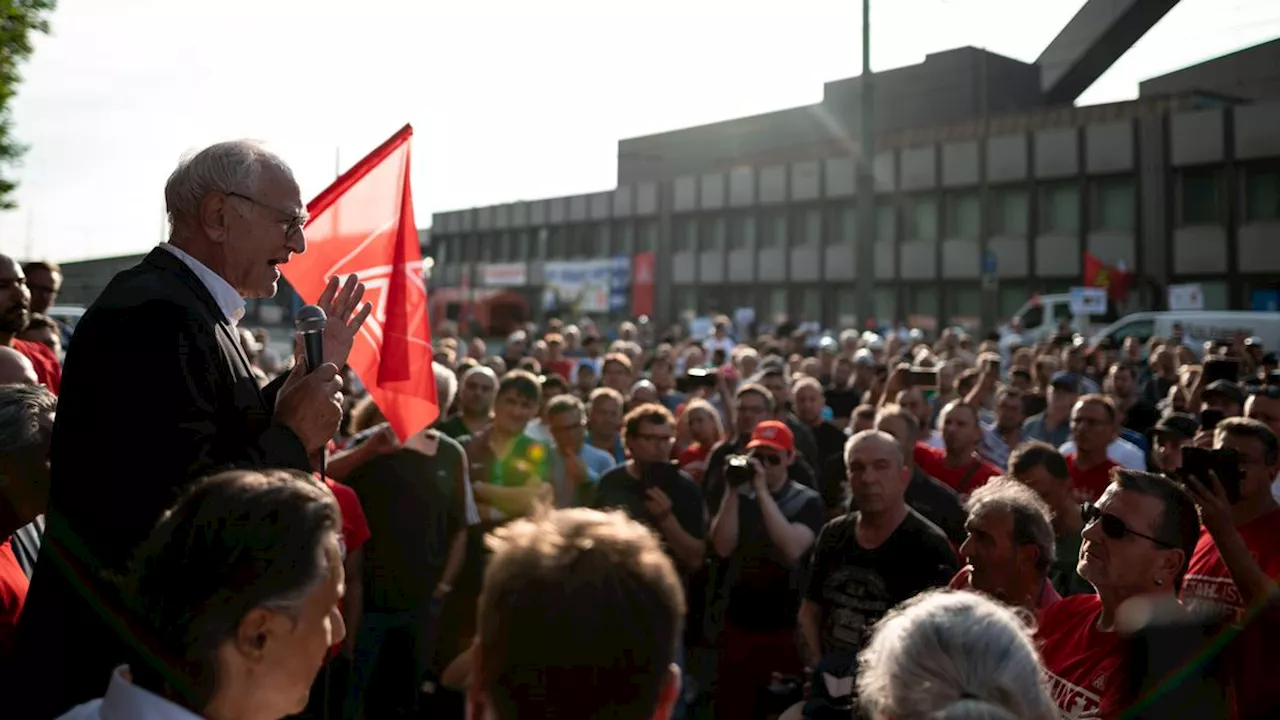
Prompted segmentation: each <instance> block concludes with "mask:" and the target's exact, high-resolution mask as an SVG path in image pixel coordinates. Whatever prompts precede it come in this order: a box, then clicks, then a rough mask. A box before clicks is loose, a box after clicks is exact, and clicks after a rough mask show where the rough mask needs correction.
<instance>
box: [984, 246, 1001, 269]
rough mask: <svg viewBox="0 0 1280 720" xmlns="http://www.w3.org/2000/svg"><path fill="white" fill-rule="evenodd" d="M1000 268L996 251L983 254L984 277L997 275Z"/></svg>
mask: <svg viewBox="0 0 1280 720" xmlns="http://www.w3.org/2000/svg"><path fill="white" fill-rule="evenodd" d="M998 268H999V262H998V261H997V260H996V253H995V251H994V250H987V251H986V252H984V253H982V274H983V275H995V274H996V271H997V269H998Z"/></svg>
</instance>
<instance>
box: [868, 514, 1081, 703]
mask: <svg viewBox="0 0 1280 720" xmlns="http://www.w3.org/2000/svg"><path fill="white" fill-rule="evenodd" d="M975 494H976V493H975ZM859 666H860V672H859V675H858V699H859V706H860V709H861V710H862V715H861V716H862V717H866V718H869V720H916V719H917V718H949V719H955V720H969V719H973V720H978V719H979V718H981V719H982V720H993V719H995V718H1008V719H1009V720H1014V719H1015V718H1016V719H1017V720H1056V718H1057V717H1058V709H1057V707H1055V706H1054V704H1053V700H1052V699H1051V698H1050V697H1049V692H1048V690H1047V688H1046V687H1045V679H1044V668H1043V667H1042V666H1041V665H1040V658H1039V656H1038V655H1037V654H1036V648H1035V645H1034V644H1033V643H1032V640H1031V637H1030V632H1029V630H1028V629H1027V628H1026V627H1025V626H1024V625H1023V623H1022V621H1021V620H1019V618H1018V616H1017V615H1015V614H1014V613H1013V612H1011V611H1010V610H1009V609H1008V608H1005V607H1002V606H1000V605H999V604H997V603H995V602H992V601H991V600H987V599H986V598H983V597H981V596H979V595H974V594H971V593H952V592H944V591H933V592H929V593H925V594H923V595H918V596H916V597H914V598H912V599H911V600H908V601H907V602H905V603H903V604H902V605H900V606H898V607H897V608H894V610H893V612H891V613H890V614H889V615H888V616H887V617H885V619H884V620H882V621H880V623H879V624H878V625H876V628H875V634H874V635H873V636H872V638H871V642H870V643H869V644H868V645H867V648H866V650H863V651H862V655H861V657H859Z"/></svg>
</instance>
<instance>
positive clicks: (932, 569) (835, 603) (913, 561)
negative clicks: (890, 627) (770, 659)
mask: <svg viewBox="0 0 1280 720" xmlns="http://www.w3.org/2000/svg"><path fill="white" fill-rule="evenodd" d="M844 455H845V467H846V468H847V472H848V480H849V492H850V494H851V495H852V497H853V501H854V504H855V506H856V507H857V508H858V509H857V510H855V511H853V512H850V513H849V514H847V515H844V516H843V517H839V518H836V519H835V520H832V521H831V522H829V523H827V525H826V527H824V528H823V529H822V532H821V533H820V534H819V535H818V539H817V541H816V542H815V544H814V549H813V555H812V557H811V559H810V563H809V576H808V578H807V581H806V583H805V589H804V599H803V601H802V602H801V606H800V618H799V625H800V631H801V634H802V635H803V638H804V642H803V646H804V650H805V654H806V657H805V661H806V664H807V665H809V666H810V667H813V666H814V664H816V663H817V662H818V661H820V660H822V659H823V658H831V657H832V656H838V657H839V658H842V659H843V658H848V659H849V661H850V662H852V659H853V658H854V657H856V656H857V653H858V651H860V650H861V649H862V647H863V645H864V644H865V643H866V642H867V640H868V639H869V638H870V636H871V630H872V627H873V626H874V625H875V624H876V623H877V622H878V621H879V620H880V618H882V617H884V615H885V613H887V612H888V611H889V609H890V608H892V607H894V606H895V605H897V604H898V603H901V602H902V601H904V600H907V599H908V598H911V597H914V596H915V595H917V594H919V593H920V592H923V591H924V590H927V589H929V588H934V587H941V586H944V585H946V584H947V582H948V581H950V580H951V578H952V576H954V575H955V574H956V572H957V570H958V569H959V561H958V559H957V558H956V553H955V550H953V549H952V547H951V543H950V542H949V541H948V540H947V536H946V535H944V534H943V532H942V531H941V530H939V529H938V528H937V526H936V525H934V524H933V523H930V522H929V521H928V520H925V519H924V518H923V517H922V516H921V515H920V514H919V513H917V512H916V511H915V510H912V509H911V508H910V507H908V506H907V501H906V491H907V486H908V485H909V484H910V482H911V471H910V469H909V468H908V467H907V465H906V463H905V461H904V457H903V450H902V447H901V446H900V445H899V444H898V441H897V440H896V439H894V437H893V436H892V435H890V434H888V433H886V432H882V431H880V430H864V431H862V432H860V433H858V434H856V435H854V436H853V437H851V438H849V441H848V442H847V443H845V447H844ZM837 662H841V660H837Z"/></svg>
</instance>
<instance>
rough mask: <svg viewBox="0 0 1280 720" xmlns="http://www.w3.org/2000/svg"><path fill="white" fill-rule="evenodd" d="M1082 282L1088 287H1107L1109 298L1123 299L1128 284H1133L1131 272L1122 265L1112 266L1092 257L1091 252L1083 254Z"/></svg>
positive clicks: (1127, 292) (1126, 293) (1127, 290)
mask: <svg viewBox="0 0 1280 720" xmlns="http://www.w3.org/2000/svg"><path fill="white" fill-rule="evenodd" d="M1084 284H1085V285H1087V286H1089V287H1100V288H1106V289H1107V297H1108V298H1109V299H1111V300H1123V299H1124V297H1125V295H1128V294H1129V286H1130V285H1131V284H1133V273H1132V272H1129V271H1127V270H1125V268H1124V266H1123V265H1121V266H1118V267H1112V266H1110V265H1107V264H1106V263H1104V262H1102V261H1101V260H1099V259H1098V258H1097V257H1094V255H1093V254H1092V253H1085V254H1084Z"/></svg>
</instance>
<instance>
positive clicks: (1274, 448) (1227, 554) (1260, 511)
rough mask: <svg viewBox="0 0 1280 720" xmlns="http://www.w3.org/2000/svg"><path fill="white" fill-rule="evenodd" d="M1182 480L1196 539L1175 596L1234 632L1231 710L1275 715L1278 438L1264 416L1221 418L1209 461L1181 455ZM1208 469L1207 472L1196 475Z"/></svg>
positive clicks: (1279, 596)
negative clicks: (1195, 511)
mask: <svg viewBox="0 0 1280 720" xmlns="http://www.w3.org/2000/svg"><path fill="white" fill-rule="evenodd" d="M1185 453H1186V449H1184V456H1183V458H1184V459H1183V467H1182V468H1181V475H1182V476H1183V478H1184V480H1183V485H1184V486H1185V487H1186V488H1187V491H1188V493H1189V494H1190V495H1191V496H1192V498H1193V499H1194V500H1195V501H1196V505H1197V506H1198V507H1199V510H1200V521H1201V523H1202V527H1201V530H1200V539H1199V542H1197V543H1196V549H1195V552H1194V553H1193V554H1192V556H1191V559H1190V562H1189V566H1188V568H1187V574H1186V579H1185V580H1184V581H1183V585H1182V595H1181V597H1182V602H1183V603H1184V604H1186V605H1187V606H1189V607H1206V606H1207V607H1209V608H1212V609H1213V610H1216V611H1218V612H1221V613H1222V614H1223V615H1224V616H1225V617H1224V619H1225V620H1226V622H1227V623H1229V624H1231V625H1234V626H1236V627H1237V628H1238V629H1239V631H1240V633H1239V635H1237V636H1236V638H1235V644H1234V646H1232V647H1230V648H1229V649H1228V652H1227V657H1228V660H1227V672H1228V674H1229V677H1230V680H1231V683H1232V685H1233V686H1234V693H1233V695H1234V701H1235V704H1236V712H1237V714H1236V717H1240V718H1251V717H1264V716H1266V717H1274V715H1267V713H1271V712H1274V711H1275V710H1276V709H1280V689H1278V688H1277V687H1276V684H1275V682H1273V679H1274V668H1275V663H1276V662H1277V659H1278V657H1277V651H1276V650H1275V647H1274V645H1275V644H1274V640H1273V638H1274V637H1275V636H1276V635H1275V633H1276V632H1277V624H1278V623H1280V617H1278V616H1280V590H1277V586H1276V580H1277V578H1280V505H1277V503H1276V501H1275V498H1273V497H1272V495H1271V481H1272V478H1274V477H1275V476H1276V474H1277V473H1278V472H1280V442H1277V440H1276V436H1275V434H1274V433H1272V432H1271V430H1270V428H1268V427H1267V426H1266V425H1264V424H1263V423H1260V422H1258V421H1256V420H1249V419H1245V418H1228V419H1226V420H1223V421H1222V422H1221V423H1219V425H1218V427H1217V428H1216V429H1215V430H1214V454H1213V455H1212V456H1210V457H1209V461H1208V463H1206V464H1207V465H1208V467H1198V466H1197V465H1196V464H1195V463H1188V462H1187V460H1186V457H1187V456H1186V454H1185ZM1202 475H1208V476H1209V477H1202Z"/></svg>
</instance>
